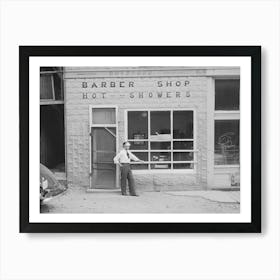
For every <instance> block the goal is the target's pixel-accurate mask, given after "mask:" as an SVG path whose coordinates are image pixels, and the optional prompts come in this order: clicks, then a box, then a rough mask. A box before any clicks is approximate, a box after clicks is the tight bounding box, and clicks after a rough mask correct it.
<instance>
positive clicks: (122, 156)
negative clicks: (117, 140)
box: [114, 149, 139, 164]
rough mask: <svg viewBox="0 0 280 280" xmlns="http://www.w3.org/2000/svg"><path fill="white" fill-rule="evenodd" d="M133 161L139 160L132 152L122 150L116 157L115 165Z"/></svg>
mask: <svg viewBox="0 0 280 280" xmlns="http://www.w3.org/2000/svg"><path fill="white" fill-rule="evenodd" d="M131 160H134V161H139V158H138V157H137V156H135V155H134V154H133V153H132V152H130V151H128V150H125V149H123V150H121V151H120V152H119V153H118V154H117V155H116V156H115V157H114V163H115V164H117V163H121V164H122V163H130V161H131Z"/></svg>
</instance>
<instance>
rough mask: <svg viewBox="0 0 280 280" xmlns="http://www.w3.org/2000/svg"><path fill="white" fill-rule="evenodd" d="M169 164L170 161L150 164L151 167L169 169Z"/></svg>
mask: <svg viewBox="0 0 280 280" xmlns="http://www.w3.org/2000/svg"><path fill="white" fill-rule="evenodd" d="M170 168H171V164H170V163H164V164H162V163H156V164H151V169H170Z"/></svg>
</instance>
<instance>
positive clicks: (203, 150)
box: [65, 68, 212, 190]
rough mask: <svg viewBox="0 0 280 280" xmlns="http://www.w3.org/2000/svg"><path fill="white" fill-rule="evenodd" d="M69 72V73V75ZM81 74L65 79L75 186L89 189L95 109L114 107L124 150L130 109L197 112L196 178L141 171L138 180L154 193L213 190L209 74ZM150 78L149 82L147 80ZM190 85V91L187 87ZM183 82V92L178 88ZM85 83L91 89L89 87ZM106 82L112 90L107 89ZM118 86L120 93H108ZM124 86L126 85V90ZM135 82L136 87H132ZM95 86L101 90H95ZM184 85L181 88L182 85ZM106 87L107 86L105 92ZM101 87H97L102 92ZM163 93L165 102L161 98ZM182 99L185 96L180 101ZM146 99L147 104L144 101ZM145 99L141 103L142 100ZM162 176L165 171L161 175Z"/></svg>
mask: <svg viewBox="0 0 280 280" xmlns="http://www.w3.org/2000/svg"><path fill="white" fill-rule="evenodd" d="M67 70H69V72H67ZM89 70H90V69H87V71H81V69H79V71H78V72H75V68H72V69H67V68H66V74H65V116H66V118H65V119H66V151H67V155H66V167H67V179H68V181H69V182H72V183H73V184H79V185H83V186H88V187H89V181H90V180H89V172H90V146H89V145H90V143H89V140H90V138H89V129H90V124H89V106H90V105H108V106H110V105H111V106H117V107H118V119H117V122H118V138H119V141H118V150H120V149H121V148H122V142H123V141H124V140H126V128H125V125H126V124H125V114H126V110H127V109H164V108H165V109H176V108H178V109H182V108H183V109H193V110H194V114H195V115H194V130H195V131H194V135H195V149H196V150H198V152H197V156H196V160H197V166H196V170H195V171H194V172H189V170H188V171H186V173H184V172H183V173H182V171H180V172H176V170H174V172H170V171H167V172H165V173H162V172H160V173H156V172H155V171H153V172H149V171H148V170H147V172H146V173H143V171H142V172H141V173H139V172H137V171H135V172H134V174H135V179H136V181H137V184H138V185H139V187H140V188H141V189H143V190H144V189H145V188H150V187H152V188H153V189H154V190H165V189H169V187H171V188H172V189H192V188H205V187H206V186H207V178H208V177H209V176H208V173H207V172H208V169H209V167H208V165H207V149H208V148H207V145H208V143H207V135H208V133H207V129H208V126H207V116H208V114H207V95H208V94H211V93H209V91H211V90H212V88H211V87H209V82H208V80H209V78H208V77H207V76H206V75H205V71H203V72H201V71H200V70H197V72H196V71H195V70H181V69H180V70H178V71H172V70H170V71H164V72H160V73H159V72H156V71H135V70H134V71H130V70H129V69H128V70H127V71H118V72H117V71H116V72H114V71H107V72H106V71H105V72H104V71H103V72H102V73H97V72H95V71H92V72H91V71H89ZM144 74H145V76H143V75H144ZM186 80H188V81H189V85H188V86H184V85H183V82H184V81H186ZM158 81H162V82H163V83H165V82H172V83H173V85H172V86H168V87H160V88H159V87H156V85H157V82H158ZM176 81H181V84H182V85H181V86H176V85H175V83H176ZM84 82H86V83H87V87H83V86H85V84H83V83H84ZM102 82H106V87H101V83H102ZM110 82H114V83H115V84H116V85H119V86H115V87H108V86H109V85H110V84H109V83H110ZM120 82H123V83H122V84H121V85H123V87H121V86H120ZM129 82H133V83H134V87H129V86H128V85H129ZM93 83H95V86H93V87H92V85H93ZM178 84H179V83H178ZM104 85H105V84H103V86H104ZM96 86H97V87H96ZM158 92H161V93H162V97H158V95H157V94H158ZM178 93H180V96H179V95H178ZM142 94H143V98H142V97H141V96H142ZM139 96H140V97H139ZM161 171H162V170H161Z"/></svg>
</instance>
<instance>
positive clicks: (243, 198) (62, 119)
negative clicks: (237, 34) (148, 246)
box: [19, 46, 261, 233]
mask: <svg viewBox="0 0 280 280" xmlns="http://www.w3.org/2000/svg"><path fill="white" fill-rule="evenodd" d="M19 66H20V67H19V68H20V73H19V77H20V89H19V98H20V232H30V233H32V232H104V233H106V232H130V233H132V232H135V233H145V232H151V233H167V232H169V233H171V232H174V233H176V232H209V233H210V232H244V233H245V232H256V233H257V232H261V47H260V46H20V47H19Z"/></svg>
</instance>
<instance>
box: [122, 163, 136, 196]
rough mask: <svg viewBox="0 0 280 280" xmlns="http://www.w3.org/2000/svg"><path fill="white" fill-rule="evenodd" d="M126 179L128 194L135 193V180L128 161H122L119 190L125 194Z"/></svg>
mask: <svg viewBox="0 0 280 280" xmlns="http://www.w3.org/2000/svg"><path fill="white" fill-rule="evenodd" d="M127 181H128V188H129V193H130V195H137V193H136V189H135V182H134V178H133V174H132V171H131V168H130V164H129V163H122V166H121V191H122V194H123V195H126V194H127V192H126V182H127Z"/></svg>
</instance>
